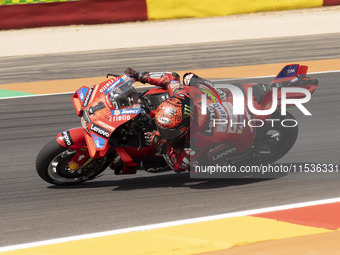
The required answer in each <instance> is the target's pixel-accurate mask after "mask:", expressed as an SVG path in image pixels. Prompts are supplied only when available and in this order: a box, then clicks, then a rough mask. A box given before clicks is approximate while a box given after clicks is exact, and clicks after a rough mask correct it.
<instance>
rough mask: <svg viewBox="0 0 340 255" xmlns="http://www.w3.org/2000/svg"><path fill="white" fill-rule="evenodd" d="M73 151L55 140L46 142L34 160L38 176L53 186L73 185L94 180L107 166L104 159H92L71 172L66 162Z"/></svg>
mask: <svg viewBox="0 0 340 255" xmlns="http://www.w3.org/2000/svg"><path fill="white" fill-rule="evenodd" d="M75 153H76V151H75V150H72V149H68V148H65V147H62V146H61V145H60V144H59V143H58V142H57V141H56V140H55V139H53V140H51V141H50V142H48V143H47V144H46V145H45V146H44V147H43V148H42V149H41V151H40V152H39V154H38V156H37V160H36V170H37V173H38V175H39V176H40V177H41V178H42V179H43V180H44V181H46V182H48V183H51V184H55V185H61V186H65V185H75V184H79V183H82V182H84V181H87V180H91V179H93V178H95V177H96V176H97V175H99V174H100V173H102V172H103V171H104V170H105V169H106V168H107V167H108V165H109V163H110V162H109V161H108V160H107V159H106V157H104V158H98V159H93V160H92V161H91V162H90V163H89V164H87V165H86V166H84V167H82V166H80V167H79V169H77V170H75V171H72V170H71V169H70V168H69V167H68V162H69V160H70V159H71V158H72V156H73V155H74V154H75Z"/></svg>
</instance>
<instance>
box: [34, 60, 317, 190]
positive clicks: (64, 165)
mask: <svg viewBox="0 0 340 255" xmlns="http://www.w3.org/2000/svg"><path fill="white" fill-rule="evenodd" d="M291 70H293V71H291ZM289 72H290V73H289ZM306 74H307V67H306V66H300V65H290V66H286V67H285V68H283V69H282V71H281V72H280V73H279V75H278V76H277V77H276V78H275V80H274V81H273V82H275V83H281V84H285V83H287V84H288V85H289V86H298V87H305V88H307V89H308V90H309V91H310V92H311V93H313V92H314V91H315V89H316V87H317V85H318V81H317V80H314V79H311V78H309V77H306ZM134 83H135V79H134V78H132V77H129V76H128V75H122V76H116V75H113V77H112V78H111V79H109V80H107V81H105V82H102V83H100V84H97V85H94V86H92V87H85V86H84V87H81V88H79V89H78V90H77V91H76V92H75V93H74V95H73V97H72V102H73V105H74V107H75V110H76V112H77V115H78V116H79V117H80V121H81V127H77V128H73V129H69V130H65V131H63V132H62V133H60V134H58V135H57V137H56V139H53V140H51V141H50V142H48V143H47V144H46V145H45V146H44V147H43V148H42V149H41V151H40V152H39V154H38V156H37V159H36V170H37V173H38V174H39V176H40V177H41V178H42V179H43V180H45V181H46V182H48V183H52V184H55V185H72V184H79V183H82V182H84V181H87V180H91V179H94V178H95V177H96V176H98V175H99V174H101V173H102V172H103V171H104V170H105V169H106V168H107V167H109V166H110V168H111V169H113V170H114V172H115V174H118V175H119V174H135V173H136V171H137V170H139V169H144V170H150V169H151V170H150V171H153V172H157V170H158V171H160V170H164V169H168V170H169V168H168V165H167V163H166V161H165V160H164V158H163V157H162V155H161V154H159V153H158V151H157V149H156V148H154V147H148V146H146V143H145V137H144V134H145V133H146V132H149V131H153V130H155V129H157V127H156V123H155V119H154V115H155V111H156V109H157V107H158V106H159V105H160V104H161V103H162V102H163V101H164V100H166V99H167V98H168V97H169V94H168V92H167V91H166V90H164V89H160V88H151V89H148V90H146V91H145V92H144V93H138V92H137V90H136V88H135V87H134ZM240 86H241V87H242V88H244V89H246V88H248V87H250V86H251V87H253V88H254V90H253V91H254V102H255V104H256V107H257V108H261V106H264V104H268V101H267V100H266V98H268V96H266V94H264V93H263V92H261V90H260V89H259V88H258V84H254V83H253V84H242V85H240ZM217 92H218V93H217V94H220V95H221V91H217ZM223 93H224V92H223V91H222V94H223ZM225 93H227V92H225ZM294 96H296V95H291V97H294ZM256 102H257V103H256ZM195 106H196V105H195ZM196 112H197V110H196ZM288 114H289V113H288ZM273 116H274V117H277V116H279V113H278V111H275V112H274V113H273V114H271V116H265V117H263V118H268V117H273ZM288 117H289V118H290V119H294V117H293V116H292V115H291V114H289V116H288ZM279 118H281V116H279ZM207 127H208V128H209V127H211V125H210V124H208V126H207ZM270 129H278V130H276V131H277V132H279V133H280V134H284V135H283V136H282V137H283V138H284V139H280V135H278V134H277V133H274V135H273V133H270V132H269V130H270ZM297 132H298V129H297V126H296V127H294V128H290V129H289V132H288V133H287V132H286V131H285V130H283V129H280V128H276V127H275V128H268V127H267V125H264V127H261V128H259V129H258V131H257V132H254V136H253V137H252V144H251V145H250V146H248V149H247V150H245V149H243V150H240V152H239V153H234V154H239V155H234V156H236V157H237V158H238V159H239V160H238V161H241V162H242V160H247V161H248V162H249V155H251V156H250V158H251V157H253V158H251V160H254V162H261V160H262V161H263V162H274V161H276V160H277V159H279V158H280V157H282V156H283V155H284V154H286V153H287V152H288V151H289V150H290V149H291V147H292V146H293V145H294V143H295V140H296V138H297ZM287 141H288V142H287ZM217 148H218V145H217ZM264 148H270V150H269V151H267V152H266V153H265V154H261V153H260V151H261V150H264ZM233 152H237V150H235V151H233ZM228 154H229V153H228ZM269 154H271V155H269ZM221 155H222V154H221ZM244 155H246V156H245V157H243V156H244ZM268 155H269V156H268ZM222 156H223V155H222ZM228 156H229V155H228ZM261 157H262V158H261ZM269 158H270V159H271V160H268V159H269Z"/></svg>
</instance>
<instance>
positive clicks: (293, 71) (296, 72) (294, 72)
mask: <svg viewBox="0 0 340 255" xmlns="http://www.w3.org/2000/svg"><path fill="white" fill-rule="evenodd" d="M307 70H308V66H304V65H299V64H290V65H286V66H285V67H283V68H282V69H281V71H280V72H279V74H278V75H277V76H276V77H275V79H274V80H273V83H275V82H284V81H290V80H292V79H294V78H295V77H298V76H304V77H305V76H306V75H307Z"/></svg>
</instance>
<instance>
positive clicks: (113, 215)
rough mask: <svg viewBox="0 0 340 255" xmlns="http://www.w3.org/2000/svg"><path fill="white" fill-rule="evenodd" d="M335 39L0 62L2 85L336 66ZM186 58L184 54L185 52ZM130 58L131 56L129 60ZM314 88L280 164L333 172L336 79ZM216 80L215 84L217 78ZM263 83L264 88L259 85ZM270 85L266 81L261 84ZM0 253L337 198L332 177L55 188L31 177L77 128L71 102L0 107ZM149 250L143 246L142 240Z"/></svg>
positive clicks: (110, 181)
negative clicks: (281, 65) (268, 66)
mask: <svg viewBox="0 0 340 255" xmlns="http://www.w3.org/2000/svg"><path fill="white" fill-rule="evenodd" d="M339 38H340V35H339V34H329V35H320V36H311V37H303V38H299V37H292V38H277V39H275V40H273V39H266V40H251V41H248V42H244V41H243V42H241V41H238V42H228V43H214V44H202V45H198V44H197V45H194V47H193V46H192V45H183V46H176V47H172V46H169V47H163V50H162V48H161V47H160V48H157V47H156V48H155V47H153V48H149V49H148V48H143V49H141V48H140V49H130V50H129V51H127V52H125V51H112V52H84V53H77V54H60V55H58V54H56V55H42V56H33V57H24V58H20V57H15V58H1V59H0V60H1V61H0V62H1V64H0V70H2V72H1V75H0V79H1V83H3V84H4V83H11V82H26V81H27V82H28V81H37V80H48V79H63V78H80V77H92V76H100V75H104V74H105V73H107V72H122V71H123V70H124V69H125V67H127V66H132V67H135V68H136V69H139V70H150V71H156V70H189V69H197V68H211V67H224V66H237V65H238V66H241V65H245V64H246V65H249V64H263V63H276V62H297V61H302V60H316V59H330V58H339V57H340V44H339ZM188 51H190V53H188ZM135 54H137V55H135ZM312 77H313V78H317V79H319V81H320V84H319V88H318V90H317V91H316V92H315V94H314V95H313V97H312V100H311V102H309V103H308V104H307V108H308V110H310V111H311V112H312V114H313V117H305V116H303V115H302V113H300V112H299V111H298V110H293V111H292V113H293V114H294V115H295V117H296V118H297V120H298V122H299V126H300V134H299V137H298V141H297V143H296V144H295V146H294V148H293V149H292V150H291V151H290V152H289V153H288V154H287V155H286V156H285V157H284V158H282V159H281V160H280V162H285V163H292V162H309V163H311V162H313V163H337V164H339V163H340V159H339V155H340V130H339V126H340V118H339V115H340V114H339V109H340V100H339V95H340V86H339V81H340V73H338V72H336V73H327V74H314V75H312ZM216 78H219V77H216ZM261 80H263V79H261ZM264 80H265V81H269V80H270V78H267V79H264ZM0 121H1V122H0V123H1V124H0V131H1V138H0V143H1V153H0V162H1V167H0V216H1V217H0V229H1V232H0V246H7V245H13V244H20V243H26V242H33V241H39V240H46V239H51V238H59V237H66V236H70V235H79V234H85V233H93V232H98V231H105V230H112V229H118V228H124V227H132V226H138V225H145V224H151V223H159V222H164V221H171V220H178V219H187V218H192V217H199V216H207V215H213V214H219V213H226V212H234V211H240V210H246V209H256V208H261V207H268V206H276V205H282V204H289V203H295V202H304V201H310V200H317V199H325V198H331V197H338V196H339V193H340V185H339V183H340V176H339V178H334V175H329V176H328V175H325V176H324V178H319V179H315V178H290V177H289V176H282V177H281V178H276V179H230V180H191V179H190V178H189V175H188V174H174V173H172V172H166V173H163V174H151V173H146V172H140V173H138V174H137V175H134V176H115V175H114V174H113V172H112V171H111V170H109V169H107V170H106V171H105V172H104V175H103V176H101V177H100V178H98V179H96V180H93V181H91V182H88V183H84V184H82V185H79V186H76V187H67V188H64V187H57V186H52V185H49V184H47V183H45V182H44V181H42V180H41V179H40V178H39V177H38V176H37V174H36V172H35V158H36V156H37V154H38V152H39V150H40V149H41V148H42V147H43V145H44V144H45V143H46V142H47V141H48V140H50V139H53V138H54V137H55V135H56V134H57V133H59V132H61V131H63V130H65V129H68V128H71V127H75V126H79V124H80V123H79V118H78V117H77V116H76V114H75V111H74V109H73V105H72V102H71V95H70V94H66V95H53V96H44V97H30V98H21V99H4V100H0ZM150 242H152V240H150Z"/></svg>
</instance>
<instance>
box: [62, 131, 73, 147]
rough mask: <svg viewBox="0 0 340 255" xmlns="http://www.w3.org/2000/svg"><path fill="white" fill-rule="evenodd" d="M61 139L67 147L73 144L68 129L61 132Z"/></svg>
mask: <svg viewBox="0 0 340 255" xmlns="http://www.w3.org/2000/svg"><path fill="white" fill-rule="evenodd" d="M63 139H64V143H65V145H66V146H67V147H70V146H71V145H73V144H74V143H73V141H72V138H71V135H70V132H69V131H64V132H63Z"/></svg>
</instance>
